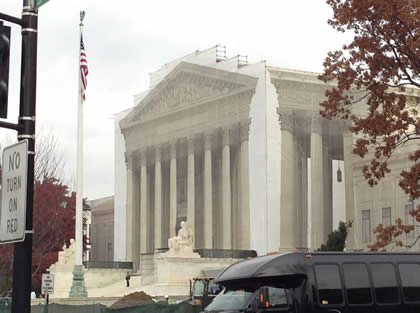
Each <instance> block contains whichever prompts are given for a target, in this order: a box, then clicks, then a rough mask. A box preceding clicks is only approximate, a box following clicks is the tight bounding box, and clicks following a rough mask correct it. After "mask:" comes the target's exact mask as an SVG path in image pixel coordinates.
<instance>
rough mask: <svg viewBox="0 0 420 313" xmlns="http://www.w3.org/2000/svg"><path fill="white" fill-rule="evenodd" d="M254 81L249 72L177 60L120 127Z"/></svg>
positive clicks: (238, 90) (237, 89) (226, 93)
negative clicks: (231, 70) (239, 72)
mask: <svg viewBox="0 0 420 313" xmlns="http://www.w3.org/2000/svg"><path fill="white" fill-rule="evenodd" d="M256 83H257V79H256V78H254V77H251V76H247V75H243V74H238V73H232V72H227V71H223V70H218V69H214V68H210V67H206V66H201V65H196V64H191V63H185V62H181V63H180V64H178V65H177V66H176V67H175V69H174V70H172V71H171V72H170V73H169V74H168V75H167V76H166V77H165V78H164V79H163V80H162V81H161V82H160V83H159V84H158V85H156V86H155V87H154V88H153V89H152V90H151V91H150V92H149V94H148V95H147V96H146V97H145V98H144V99H142V100H141V101H140V102H139V103H138V104H137V105H136V106H135V107H134V109H133V110H132V111H131V112H130V113H129V114H128V116H127V117H126V118H125V119H123V120H122V122H121V127H122V128H127V127H130V126H133V125H134V124H138V123H141V122H145V121H149V120H152V119H155V118H159V117H161V116H163V115H169V114H171V113H173V112H177V111H180V110H184V109H188V108H190V107H192V106H195V105H199V104H201V103H205V102H210V101H214V100H217V99H219V98H223V97H227V96H231V95H234V94H236V93H241V92H243V91H247V90H250V89H255V86H256Z"/></svg>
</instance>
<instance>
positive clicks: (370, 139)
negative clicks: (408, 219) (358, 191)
mask: <svg viewBox="0 0 420 313" xmlns="http://www.w3.org/2000/svg"><path fill="white" fill-rule="evenodd" d="M327 3H328V4H329V5H330V6H331V8H332V9H333V18H331V19H330V20H328V23H329V24H330V25H331V26H332V27H333V28H334V29H336V30H337V31H339V32H351V33H353V34H354V38H353V41H352V42H351V43H350V44H347V45H344V46H343V48H342V49H341V50H338V51H333V52H329V53H328V56H327V58H326V59H325V62H324V72H323V73H322V74H321V75H320V76H319V78H320V79H321V80H322V81H324V82H333V83H335V87H333V88H331V89H330V90H328V91H327V92H326V100H325V101H324V102H322V103H321V106H322V107H323V111H322V112H321V115H322V116H323V117H325V118H328V119H332V118H340V119H349V120H351V121H352V127H351V128H350V130H351V131H352V132H353V133H354V134H355V135H356V137H357V138H358V139H357V141H356V145H355V147H354V149H353V153H354V154H356V155H358V156H360V157H364V156H366V155H367V153H368V152H369V151H371V152H373V155H374V158H373V160H372V161H371V162H370V164H369V165H368V166H365V167H364V169H363V175H364V177H365V178H366V180H367V181H368V183H369V184H370V185H371V186H374V185H376V184H377V183H378V181H379V180H380V179H381V178H383V177H384V176H385V175H386V174H387V173H389V172H390V170H389V168H388V161H389V159H390V158H391V156H392V155H393V153H394V152H395V151H396V150H397V149H399V148H401V147H403V146H404V145H406V144H408V143H409V142H420V113H419V106H420V89H418V88H420V0H327ZM355 106H362V107H363V111H364V113H363V114H356V113H354V112H355V111H356V110H355ZM408 158H409V161H410V163H411V165H410V167H409V168H408V169H406V170H404V171H402V172H401V178H400V182H399V185H400V186H401V188H402V189H403V190H404V191H405V192H406V193H407V195H408V197H409V199H410V201H412V202H413V203H416V201H418V199H419V198H420V149H418V148H417V150H416V151H415V152H413V153H412V154H410V155H409V156H408ZM410 214H411V215H412V216H413V217H414V219H415V220H416V221H417V222H420V205H417V206H413V210H412V211H411V212H410ZM418 227H419V226H418V225H416V224H414V225H413V224H411V225H405V224H403V223H402V220H401V219H397V220H396V221H395V224H393V225H390V226H386V227H385V226H383V225H379V226H378V227H377V228H376V229H375V234H376V242H375V243H374V244H373V245H372V246H370V248H371V250H379V249H384V248H385V247H386V246H388V245H389V244H394V245H396V246H407V247H410V246H413V245H414V244H415V243H416V242H417V241H418V240H420V235H418V232H417V230H418V229H419V228H418ZM409 232H416V236H415V237H414V239H413V242H411V243H409V244H408V245H405V244H404V243H403V241H402V240H401V239H400V236H401V235H402V234H405V233H409Z"/></svg>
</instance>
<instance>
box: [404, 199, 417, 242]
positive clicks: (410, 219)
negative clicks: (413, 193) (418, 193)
mask: <svg viewBox="0 0 420 313" xmlns="http://www.w3.org/2000/svg"><path fill="white" fill-rule="evenodd" d="M413 208H414V205H413V203H409V204H406V205H405V207H404V215H405V221H404V222H405V224H406V225H414V224H415V219H414V216H412V215H411V214H410V211H411V210H413ZM414 235H415V231H411V232H409V233H408V234H406V236H407V239H408V240H413V239H414Z"/></svg>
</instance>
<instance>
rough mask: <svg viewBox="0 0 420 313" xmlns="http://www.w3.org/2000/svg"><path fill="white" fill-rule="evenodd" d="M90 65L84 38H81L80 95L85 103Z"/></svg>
mask: <svg viewBox="0 0 420 313" xmlns="http://www.w3.org/2000/svg"><path fill="white" fill-rule="evenodd" d="M88 72H89V71H88V64H87V58H86V51H85V45H84V44H83V36H80V81H81V84H80V85H81V87H80V93H81V96H82V99H83V101H85V92H86V86H87V75H88Z"/></svg>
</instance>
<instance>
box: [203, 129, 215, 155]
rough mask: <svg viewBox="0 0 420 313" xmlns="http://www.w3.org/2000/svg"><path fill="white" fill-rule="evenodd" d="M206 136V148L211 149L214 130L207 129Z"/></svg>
mask: <svg viewBox="0 0 420 313" xmlns="http://www.w3.org/2000/svg"><path fill="white" fill-rule="evenodd" d="M203 136H204V150H211V146H212V142H213V131H206V132H204V134H203Z"/></svg>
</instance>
